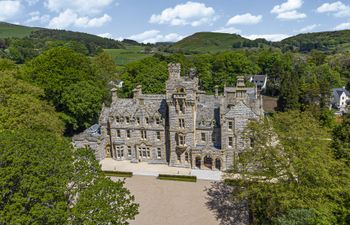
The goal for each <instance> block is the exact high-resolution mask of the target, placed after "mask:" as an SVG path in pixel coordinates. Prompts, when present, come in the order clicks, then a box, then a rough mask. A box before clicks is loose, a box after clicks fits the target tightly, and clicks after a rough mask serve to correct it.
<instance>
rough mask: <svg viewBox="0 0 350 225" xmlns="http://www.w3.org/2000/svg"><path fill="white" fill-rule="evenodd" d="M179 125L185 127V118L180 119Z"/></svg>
mask: <svg viewBox="0 0 350 225" xmlns="http://www.w3.org/2000/svg"><path fill="white" fill-rule="evenodd" d="M179 127H180V128H185V119H179Z"/></svg>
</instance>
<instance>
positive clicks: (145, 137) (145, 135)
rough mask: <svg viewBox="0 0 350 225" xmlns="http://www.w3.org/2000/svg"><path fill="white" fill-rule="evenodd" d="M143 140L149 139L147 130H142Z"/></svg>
mask: <svg viewBox="0 0 350 225" xmlns="http://www.w3.org/2000/svg"><path fill="white" fill-rule="evenodd" d="M141 138H142V139H147V133H146V131H145V130H141Z"/></svg>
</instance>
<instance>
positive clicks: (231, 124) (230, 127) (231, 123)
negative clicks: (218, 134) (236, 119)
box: [228, 121, 233, 130]
mask: <svg viewBox="0 0 350 225" xmlns="http://www.w3.org/2000/svg"><path fill="white" fill-rule="evenodd" d="M228 129H229V130H233V122H232V121H229V122H228Z"/></svg>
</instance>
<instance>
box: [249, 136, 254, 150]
mask: <svg viewBox="0 0 350 225" xmlns="http://www.w3.org/2000/svg"><path fill="white" fill-rule="evenodd" d="M249 143H250V147H251V148H254V138H253V137H250V138H249Z"/></svg>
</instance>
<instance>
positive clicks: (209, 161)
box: [204, 156, 213, 169]
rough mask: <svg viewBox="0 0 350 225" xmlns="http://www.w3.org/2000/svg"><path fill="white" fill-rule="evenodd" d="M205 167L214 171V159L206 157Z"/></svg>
mask: <svg viewBox="0 0 350 225" xmlns="http://www.w3.org/2000/svg"><path fill="white" fill-rule="evenodd" d="M204 166H205V167H207V168H208V169H213V159H212V158H211V157H210V156H205V157H204Z"/></svg>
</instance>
